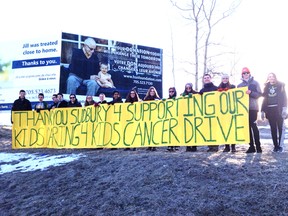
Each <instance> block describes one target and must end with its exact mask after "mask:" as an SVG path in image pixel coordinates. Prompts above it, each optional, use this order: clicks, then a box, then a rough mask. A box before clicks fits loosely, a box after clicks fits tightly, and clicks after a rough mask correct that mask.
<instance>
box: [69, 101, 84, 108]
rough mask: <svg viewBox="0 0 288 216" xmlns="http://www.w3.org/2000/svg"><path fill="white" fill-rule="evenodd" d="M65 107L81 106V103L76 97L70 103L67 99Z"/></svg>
mask: <svg viewBox="0 0 288 216" xmlns="http://www.w3.org/2000/svg"><path fill="white" fill-rule="evenodd" d="M67 107H82V105H81V103H80V102H79V101H78V100H77V99H75V102H74V103H71V101H69V102H68V103H67Z"/></svg>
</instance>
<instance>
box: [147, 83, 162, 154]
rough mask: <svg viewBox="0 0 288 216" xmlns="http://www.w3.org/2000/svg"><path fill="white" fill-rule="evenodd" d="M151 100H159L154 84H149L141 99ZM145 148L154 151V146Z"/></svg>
mask: <svg viewBox="0 0 288 216" xmlns="http://www.w3.org/2000/svg"><path fill="white" fill-rule="evenodd" d="M152 100H160V96H159V95H158V92H157V90H156V88H155V87H154V86H150V88H149V89H148V90H147V92H146V95H145V97H144V99H143V101H152ZM146 150H147V151H156V147H148V148H147V149H146Z"/></svg>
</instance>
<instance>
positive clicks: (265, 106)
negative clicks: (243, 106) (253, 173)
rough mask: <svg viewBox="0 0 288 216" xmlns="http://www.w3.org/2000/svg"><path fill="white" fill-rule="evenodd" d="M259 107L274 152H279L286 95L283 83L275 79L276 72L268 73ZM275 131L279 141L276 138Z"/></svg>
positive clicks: (280, 149)
mask: <svg viewBox="0 0 288 216" xmlns="http://www.w3.org/2000/svg"><path fill="white" fill-rule="evenodd" d="M263 97H264V99H263V103H262V107H261V119H262V120H264V119H265V117H266V118H267V119H268V121H269V125H270V129H271V136H272V140H273V144H274V149H273V151H274V152H281V151H282V147H281V146H280V140H281V137H282V136H285V134H282V127H283V121H284V119H285V118H286V117H287V95H286V91H285V84H284V83H282V82H279V81H278V80H277V77H276V74H274V73H269V74H268V77H267V81H266V83H265V87H264V92H263ZM277 131H278V134H279V141H278V140H277Z"/></svg>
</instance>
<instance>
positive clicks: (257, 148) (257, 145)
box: [256, 143, 262, 153]
mask: <svg viewBox="0 0 288 216" xmlns="http://www.w3.org/2000/svg"><path fill="white" fill-rule="evenodd" d="M256 152H257V153H262V148H261V146H260V143H259V144H256Z"/></svg>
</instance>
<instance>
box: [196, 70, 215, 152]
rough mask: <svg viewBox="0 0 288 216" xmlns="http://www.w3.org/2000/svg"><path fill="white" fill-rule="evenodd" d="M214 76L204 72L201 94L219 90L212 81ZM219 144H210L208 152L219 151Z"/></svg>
mask: <svg viewBox="0 0 288 216" xmlns="http://www.w3.org/2000/svg"><path fill="white" fill-rule="evenodd" d="M211 79H212V77H211V75H210V74H204V76H203V83H204V85H203V88H202V89H201V90H200V92H199V93H200V94H201V95H202V94H203V93H205V92H211V91H217V90H218V87H217V86H215V85H214V84H213V82H212V81H211ZM218 147H219V146H218V145H208V150H207V152H217V151H218Z"/></svg>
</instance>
